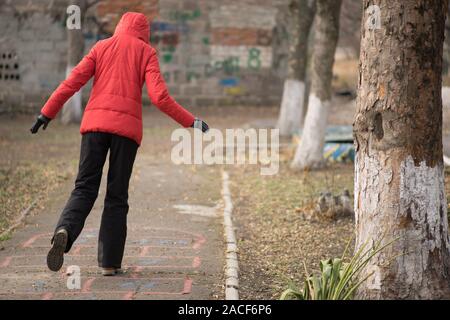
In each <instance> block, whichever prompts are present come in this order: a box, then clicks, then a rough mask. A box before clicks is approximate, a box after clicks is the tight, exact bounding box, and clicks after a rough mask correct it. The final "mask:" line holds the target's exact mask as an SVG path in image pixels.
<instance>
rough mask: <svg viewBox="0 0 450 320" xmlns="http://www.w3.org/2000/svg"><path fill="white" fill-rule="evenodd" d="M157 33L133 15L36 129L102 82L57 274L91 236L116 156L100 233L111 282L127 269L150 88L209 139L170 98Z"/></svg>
mask: <svg viewBox="0 0 450 320" xmlns="http://www.w3.org/2000/svg"><path fill="white" fill-rule="evenodd" d="M149 38H150V27H149V23H148V21H147V18H146V17H145V16H144V15H143V14H141V13H135V12H128V13H125V14H124V15H123V16H122V18H121V19H120V21H119V23H118V25H117V27H116V29H115V32H114V35H113V36H112V37H110V38H108V39H105V40H101V41H98V42H97V43H96V44H95V45H94V46H93V48H92V49H91V50H90V52H89V53H88V54H87V55H86V56H85V57H84V58H83V59H82V60H81V62H80V63H79V64H78V65H77V66H76V67H75V68H74V69H73V70H72V72H71V73H70V75H69V76H68V77H67V79H66V80H64V81H63V82H62V83H61V84H60V85H59V86H58V88H57V89H56V90H55V92H53V94H52V95H51V96H50V98H49V99H48V101H47V103H46V104H45V105H44V107H43V108H42V110H41V114H40V115H39V116H38V118H37V120H36V122H35V124H34V125H33V127H32V128H31V129H30V130H31V132H32V133H36V132H37V131H38V130H39V128H40V127H41V126H42V125H43V129H45V128H46V127H47V125H48V123H49V122H50V120H51V119H54V118H55V117H56V115H57V113H58V112H59V110H61V108H62V106H63V105H64V103H65V102H66V101H67V100H68V99H69V98H70V97H71V96H72V95H73V94H75V93H76V92H77V91H78V90H79V89H80V88H81V87H82V86H83V85H84V84H86V82H87V81H88V80H89V79H90V78H91V77H94V82H93V86H92V91H91V95H90V98H89V102H88V104H87V105H86V108H85V111H84V115H83V119H82V122H81V127H80V133H81V134H82V139H81V151H80V163H79V170H78V175H77V178H76V181H75V188H74V190H73V191H72V193H71V196H70V198H69V200H68V202H67V204H66V206H65V208H64V210H63V212H62V213H61V217H60V219H59V221H58V223H57V226H56V229H55V234H54V236H53V238H52V241H51V243H52V248H51V249H50V251H49V253H48V255H47V265H48V267H49V269H50V270H52V271H58V270H59V269H60V268H61V267H62V265H63V262H64V253H67V252H68V251H69V250H70V248H71V246H72V244H73V243H74V241H75V240H76V239H77V237H78V236H79V234H80V233H81V230H82V229H83V226H84V223H85V220H86V218H87V216H88V214H89V213H90V211H91V209H92V206H93V205H94V202H95V199H96V198H97V195H98V189H99V186H100V180H101V176H102V169H103V165H104V163H105V161H106V155H107V153H108V150H109V152H110V156H109V171H108V181H107V191H106V196H105V204H104V210H103V214H102V220H101V225H100V231H99V240H98V263H99V266H100V267H101V268H103V269H102V270H103V274H104V275H114V274H116V273H118V272H120V270H121V264H122V258H123V252H124V247H125V239H126V234H127V226H126V219H127V213H128V184H129V180H130V177H131V172H132V168H133V163H134V159H135V156H136V152H137V149H138V147H139V145H140V144H141V141H142V87H143V84H144V83H145V84H146V86H147V91H148V95H149V97H150V100H151V101H152V104H153V105H155V106H156V107H157V108H158V109H160V110H161V111H163V112H164V113H166V114H167V115H168V116H170V117H171V118H172V119H174V120H175V121H177V122H178V123H179V124H181V125H182V126H183V127H194V128H198V129H201V130H202V131H203V132H206V131H207V130H208V125H207V124H206V123H205V122H204V121H202V120H199V119H197V118H195V117H194V116H193V115H192V114H191V113H190V112H189V111H187V110H186V109H184V108H183V107H182V106H180V105H179V104H178V103H177V102H176V101H175V100H174V99H172V97H171V96H170V95H169V93H168V91H167V88H166V85H165V82H164V80H163V78H162V75H161V72H160V68H159V63H158V58H157V54H156V50H155V49H154V48H152V47H151V45H150V44H149Z"/></svg>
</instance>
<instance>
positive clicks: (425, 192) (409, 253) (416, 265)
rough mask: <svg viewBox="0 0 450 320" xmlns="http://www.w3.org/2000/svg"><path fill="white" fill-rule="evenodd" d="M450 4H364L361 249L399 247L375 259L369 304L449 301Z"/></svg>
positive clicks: (358, 197) (387, 0)
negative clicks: (446, 84) (445, 137)
mask: <svg viewBox="0 0 450 320" xmlns="http://www.w3.org/2000/svg"><path fill="white" fill-rule="evenodd" d="M447 5H448V4H447V1H446V0H444V1H429V0H411V1H403V0H364V6H363V8H364V10H365V14H364V18H363V22H362V33H361V53H360V70H359V88H358V98H357V112H356V115H355V119H354V136H355V146H356V166H355V213H356V234H357V239H356V248H359V247H361V246H362V244H363V243H369V244H371V243H372V242H373V241H379V240H383V239H385V240H390V239H389V238H398V240H397V241H395V242H394V244H393V245H392V246H389V247H388V248H387V249H386V250H385V251H383V252H382V253H380V254H378V255H377V256H376V257H375V258H374V259H373V260H372V261H371V262H370V264H369V266H368V268H367V269H366V270H365V274H366V275H369V274H371V273H373V274H372V276H371V277H370V278H369V281H366V282H365V283H364V284H363V286H362V288H361V290H360V292H359V295H360V297H361V298H375V299H377V298H382V299H432V298H449V297H450V244H449V235H448V222H447V201H446V196H445V190H444V172H443V159H442V157H443V154H442V101H441V86H442V79H441V71H442V47H443V42H444V26H445V16H446V12H447ZM377 15H378V16H377ZM377 21H379V23H377ZM392 257H395V258H392ZM389 259H391V261H390V260H389ZM389 262H390V263H389Z"/></svg>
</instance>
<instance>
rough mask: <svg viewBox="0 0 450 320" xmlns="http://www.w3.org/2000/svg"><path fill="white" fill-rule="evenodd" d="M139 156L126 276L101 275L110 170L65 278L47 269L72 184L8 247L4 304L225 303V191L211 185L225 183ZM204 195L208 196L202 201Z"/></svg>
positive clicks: (0, 262) (1, 281) (3, 254)
mask: <svg viewBox="0 0 450 320" xmlns="http://www.w3.org/2000/svg"><path fill="white" fill-rule="evenodd" d="M141 151H142V150H140V151H139V153H138V157H137V160H136V165H135V169H134V172H133V177H132V180H131V185H130V199H129V203H130V212H129V214H128V238H127V245H126V249H125V257H124V261H123V263H124V265H123V267H124V268H125V270H126V273H125V274H123V275H119V276H115V277H103V276H102V275H101V274H100V272H99V269H98V267H97V237H98V229H99V223H100V216H101V212H102V208H103V197H104V194H105V182H106V181H105V180H106V174H105V173H106V170H107V167H105V169H104V176H103V179H102V186H101V188H100V194H99V197H98V199H97V201H96V204H95V206H94V209H93V211H92V213H91V215H90V216H89V217H88V220H87V223H86V226H85V229H84V230H83V232H82V234H81V235H80V237H79V239H78V240H77V241H76V242H75V244H74V246H73V248H72V250H71V252H70V254H68V255H66V256H65V263H64V266H63V268H62V269H61V271H60V272H57V273H54V272H51V271H49V270H48V269H47V267H46V262H45V261H46V254H47V251H48V249H49V247H50V238H51V234H52V231H53V228H54V225H55V223H56V220H57V218H58V216H59V213H60V212H61V209H62V208H63V206H64V204H65V202H66V200H67V198H68V196H69V193H70V191H71V189H72V186H73V181H72V179H71V181H68V182H67V183H66V184H64V185H63V186H62V187H61V188H59V190H57V191H56V192H54V194H53V195H52V197H51V199H50V200H48V201H47V202H46V203H44V204H43V206H44V209H42V210H36V211H37V212H35V213H34V214H33V216H32V217H30V218H27V220H26V224H25V225H24V226H23V227H21V228H19V229H18V230H16V231H15V232H14V233H13V235H12V237H11V239H9V240H7V241H4V242H2V243H0V247H1V250H0V299H214V298H223V293H222V291H223V289H222V282H223V281H222V273H223V264H224V260H223V256H224V244H223V235H222V226H221V218H220V209H219V206H218V203H217V198H220V196H218V197H217V195H220V190H219V189H218V190H210V189H211V187H210V185H209V184H208V183H207V182H208V181H207V180H208V179H220V173H219V172H217V174H216V173H214V172H209V173H208V175H203V174H199V172H198V171H197V170H203V169H202V168H199V169H197V170H192V168H191V167H187V166H175V165H172V164H170V162H168V161H167V160H165V161H163V159H159V160H158V159H156V160H155V157H153V156H149V155H148V154H146V152H145V151H144V152H141ZM205 170H209V171H211V170H210V169H205ZM218 185H220V183H219V184H218ZM205 188H208V189H209V190H207V191H208V194H209V196H203V193H204V192H205ZM211 193H212V194H215V193H217V195H216V196H215V197H214V198H215V199H216V200H211V199H210V195H211ZM193 202H194V203H193ZM180 207H182V208H183V209H182V210H181V209H180ZM72 265H74V266H78V267H79V270H80V275H81V277H80V287H79V288H72V287H73V286H72V287H70V286H69V287H68V286H67V281H68V279H69V280H70V279H71V280H73V279H74V278H73V275H75V274H76V267H75V269H73V267H71V268H69V269H68V267H69V266H72ZM68 271H72V276H70V272H69V274H68ZM71 283H76V282H71ZM75 287H76V285H75Z"/></svg>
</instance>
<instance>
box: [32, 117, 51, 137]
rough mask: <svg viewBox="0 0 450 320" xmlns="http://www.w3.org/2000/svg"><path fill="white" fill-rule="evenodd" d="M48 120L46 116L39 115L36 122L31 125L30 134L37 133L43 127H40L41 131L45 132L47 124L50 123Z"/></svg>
mask: <svg viewBox="0 0 450 320" xmlns="http://www.w3.org/2000/svg"><path fill="white" fill-rule="evenodd" d="M50 120H52V119H50V118H47V117H46V116H44V115H43V114H40V115H39V116H38V117H37V119H36V122H35V123H34V124H33V126H32V127H31V129H30V131H31V133H33V134H34V133H36V132H38V130H39V128H40V127H41V126H42V125H44V126H43V127H42V129H43V130H45V128H47V125H48V123H49V122H50Z"/></svg>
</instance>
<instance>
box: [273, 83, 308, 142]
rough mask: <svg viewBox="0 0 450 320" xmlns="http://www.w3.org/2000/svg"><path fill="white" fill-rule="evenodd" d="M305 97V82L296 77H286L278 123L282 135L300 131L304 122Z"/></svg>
mask: <svg viewBox="0 0 450 320" xmlns="http://www.w3.org/2000/svg"><path fill="white" fill-rule="evenodd" d="M304 99H305V83H304V82H303V81H299V80H295V79H286V80H285V81H284V89H283V97H282V100H281V111H280V116H279V118H278V124H277V128H279V129H280V135H282V136H289V135H292V134H294V133H296V132H297V131H298V129H299V128H300V124H301V123H303V119H302V117H303V107H304Z"/></svg>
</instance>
